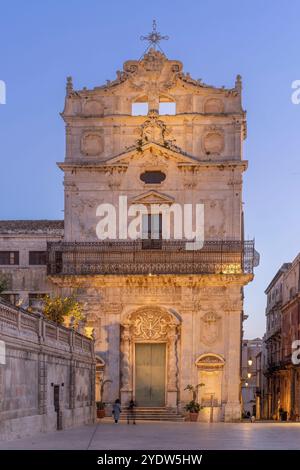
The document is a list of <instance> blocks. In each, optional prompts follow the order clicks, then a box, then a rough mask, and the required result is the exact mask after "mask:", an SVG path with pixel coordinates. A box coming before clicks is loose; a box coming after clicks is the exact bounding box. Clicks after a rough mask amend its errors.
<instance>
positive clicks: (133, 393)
mask: <svg viewBox="0 0 300 470" xmlns="http://www.w3.org/2000/svg"><path fill="white" fill-rule="evenodd" d="M136 344H164V345H165V348H166V349H165V400H164V401H165V404H164V405H163V406H161V407H159V408H165V407H166V406H167V392H168V357H169V356H168V342H167V341H151V340H148V341H147V340H146V341H133V343H132V348H133V351H132V359H133V360H132V367H133V390H132V395H133V400H134V401H135V393H136V387H135V386H136V364H135V345H136ZM143 408H151V407H150V406H149V407H147V406H145V407H143ZM155 408H158V407H155Z"/></svg>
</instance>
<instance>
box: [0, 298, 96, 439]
mask: <svg viewBox="0 0 300 470" xmlns="http://www.w3.org/2000/svg"><path fill="white" fill-rule="evenodd" d="M0 347H1V352H2V354H0V440H7V439H15V438H19V437H24V436H28V435H33V434H36V433H38V432H45V431H55V430H56V429H57V428H58V427H60V428H67V427H71V426H76V425H81V424H88V423H91V422H93V420H94V412H95V396H94V390H95V357H94V345H93V341H92V340H90V339H88V338H86V337H84V336H83V335H81V334H79V333H77V332H75V331H73V330H69V329H67V328H65V327H58V326H57V325H56V324H54V323H52V322H49V321H46V320H45V319H44V318H43V317H42V315H40V314H29V313H28V312H26V311H25V310H23V309H18V308H16V307H12V306H11V305H9V304H8V303H4V302H0ZM55 393H58V394H59V410H57V411H55V403H54V395H55ZM58 418H59V419H58ZM58 421H59V422H58Z"/></svg>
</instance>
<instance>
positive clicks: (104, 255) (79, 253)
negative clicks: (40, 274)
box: [48, 240, 255, 275]
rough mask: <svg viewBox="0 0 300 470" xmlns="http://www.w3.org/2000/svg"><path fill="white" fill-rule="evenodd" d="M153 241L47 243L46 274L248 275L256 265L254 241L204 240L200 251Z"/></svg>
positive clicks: (176, 241) (172, 242)
mask: <svg viewBox="0 0 300 470" xmlns="http://www.w3.org/2000/svg"><path fill="white" fill-rule="evenodd" d="M145 242H148V243H145ZM153 242H154V243H152V241H151V240H134V241H121V240H115V241H101V242H49V243H48V274H61V275H85V274H251V273H252V272H253V267H254V266H255V250H254V242H253V241H245V242H241V241H235V240H234V241H228V240H227V241H207V242H205V243H204V246H203V248H202V249H201V250H186V247H185V241H181V240H180V241H178V240H153Z"/></svg>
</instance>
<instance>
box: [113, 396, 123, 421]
mask: <svg viewBox="0 0 300 470" xmlns="http://www.w3.org/2000/svg"><path fill="white" fill-rule="evenodd" d="M112 413H113V417H114V418H115V423H117V422H118V421H119V418H120V413H121V402H120V400H119V399H118V398H117V400H116V401H115V403H114V404H113V409H112Z"/></svg>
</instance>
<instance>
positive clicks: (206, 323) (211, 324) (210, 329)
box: [200, 312, 221, 345]
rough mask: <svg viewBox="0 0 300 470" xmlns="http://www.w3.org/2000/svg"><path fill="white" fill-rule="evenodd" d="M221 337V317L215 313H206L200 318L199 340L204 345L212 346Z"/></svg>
mask: <svg viewBox="0 0 300 470" xmlns="http://www.w3.org/2000/svg"><path fill="white" fill-rule="evenodd" d="M220 335H221V317H220V316H218V315H217V314H216V313H215V312H207V313H205V315H203V316H202V317H201V329H200V338H201V341H202V342H203V343H204V344H207V345H212V344H214V343H215V342H216V341H217V340H218V339H219V338H220Z"/></svg>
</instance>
